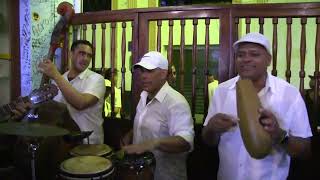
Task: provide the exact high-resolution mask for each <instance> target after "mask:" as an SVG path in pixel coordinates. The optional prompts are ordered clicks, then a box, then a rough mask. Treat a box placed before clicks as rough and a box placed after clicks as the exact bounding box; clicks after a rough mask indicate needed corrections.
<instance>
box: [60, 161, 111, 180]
mask: <svg viewBox="0 0 320 180" xmlns="http://www.w3.org/2000/svg"><path fill="white" fill-rule="evenodd" d="M59 177H60V178H62V179H63V180H89V179H90V180H95V179H103V180H112V179H113V178H114V167H113V165H112V162H111V161H110V160H108V159H106V158H103V157H99V156H77V157H72V158H70V159H67V160H65V161H63V162H62V163H61V165H60V173H59Z"/></svg>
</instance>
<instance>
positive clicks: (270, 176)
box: [204, 73, 312, 180]
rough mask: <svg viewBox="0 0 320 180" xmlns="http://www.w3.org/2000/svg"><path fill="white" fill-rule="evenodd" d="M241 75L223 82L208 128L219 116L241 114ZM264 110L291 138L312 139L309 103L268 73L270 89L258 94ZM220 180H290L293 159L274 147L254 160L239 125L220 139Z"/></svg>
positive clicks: (287, 84)
mask: <svg viewBox="0 0 320 180" xmlns="http://www.w3.org/2000/svg"><path fill="white" fill-rule="evenodd" d="M238 79H239V76H237V77H235V78H233V79H230V80H228V81H226V82H224V83H221V84H220V85H219V86H218V88H217V89H216V91H215V94H214V96H213V97H212V99H211V101H212V103H210V107H209V110H208V115H207V117H206V120H205V122H204V126H206V125H207V124H208V121H209V119H210V118H211V117H212V116H213V115H215V114H216V113H225V114H229V115H232V116H235V117H238V115H237V99H236V82H237V81H238ZM258 96H259V99H260V101H261V104H262V106H263V108H265V109H268V110H270V111H271V112H272V113H273V114H274V115H275V116H276V118H277V120H278V123H279V126H280V127H281V128H282V129H283V130H285V131H287V132H288V133H289V134H290V135H291V136H297V137H302V138H307V137H310V136H312V133H311V130H310V125H309V120H308V114H307V110H306V106H305V103H304V101H303V99H302V97H301V95H300V92H299V91H298V90H297V89H296V88H295V87H293V86H292V85H290V84H289V83H287V82H286V81H284V80H282V79H280V78H277V77H275V76H272V75H271V74H269V73H268V77H267V80H266V86H265V87H264V88H263V89H262V90H261V91H260V92H259V93H258ZM218 150H219V158H220V165H219V170H218V179H219V180H262V179H263V180H286V178H287V176H288V172H289V166H290V157H289V155H288V154H287V153H286V152H285V150H284V149H282V148H280V147H277V148H276V147H274V148H273V149H272V151H271V153H270V155H268V156H266V157H265V158H264V159H260V160H257V159H254V158H252V157H251V156H250V155H249V154H248V152H247V150H246V148H245V146H244V144H243V141H242V138H241V134H240V129H239V126H237V127H236V128H235V129H232V130H230V131H228V132H225V133H223V134H222V135H221V137H220V142H219V145H218Z"/></svg>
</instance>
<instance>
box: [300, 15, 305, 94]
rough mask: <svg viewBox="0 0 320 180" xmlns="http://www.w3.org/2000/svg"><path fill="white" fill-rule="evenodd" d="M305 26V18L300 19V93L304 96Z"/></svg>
mask: <svg viewBox="0 0 320 180" xmlns="http://www.w3.org/2000/svg"><path fill="white" fill-rule="evenodd" d="M306 24H307V18H305V17H303V18H301V41H300V72H299V77H300V93H301V94H302V95H304V77H305V75H306V72H305V70H304V66H305V58H306Z"/></svg>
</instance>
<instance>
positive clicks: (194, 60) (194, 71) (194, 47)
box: [191, 19, 198, 123]
mask: <svg viewBox="0 0 320 180" xmlns="http://www.w3.org/2000/svg"><path fill="white" fill-rule="evenodd" d="M197 26H198V19H193V42H192V102H191V112H192V117H193V119H194V120H195V112H196V100H197V93H196V87H197V81H196V80H197V78H196V75H197V67H196V66H197V42H198V41H197V35H198V33H197ZM194 123H195V121H194Z"/></svg>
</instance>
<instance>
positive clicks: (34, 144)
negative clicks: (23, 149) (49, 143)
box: [28, 142, 39, 180]
mask: <svg viewBox="0 0 320 180" xmlns="http://www.w3.org/2000/svg"><path fill="white" fill-rule="evenodd" d="M38 148H39V143H37V142H30V144H29V149H28V150H29V152H31V171H32V180H36V166H35V159H36V151H37V149H38Z"/></svg>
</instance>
